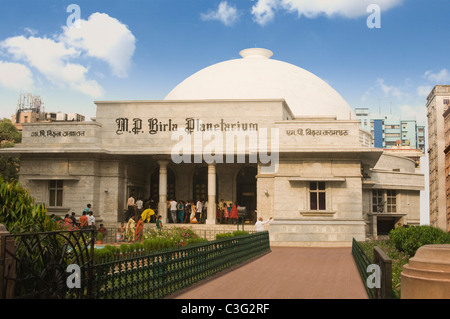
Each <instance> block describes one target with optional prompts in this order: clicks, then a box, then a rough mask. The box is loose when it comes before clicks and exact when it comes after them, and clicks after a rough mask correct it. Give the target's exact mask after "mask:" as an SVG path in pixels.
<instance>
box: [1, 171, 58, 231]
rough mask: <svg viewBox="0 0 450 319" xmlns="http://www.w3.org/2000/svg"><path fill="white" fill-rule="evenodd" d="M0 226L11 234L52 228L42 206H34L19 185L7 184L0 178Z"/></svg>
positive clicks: (31, 199) (15, 183)
mask: <svg viewBox="0 0 450 319" xmlns="http://www.w3.org/2000/svg"><path fill="white" fill-rule="evenodd" d="M0 224H3V225H5V227H6V229H7V230H8V231H9V232H10V233H12V234H17V233H27V232H42V231H48V230H52V227H53V225H52V224H53V223H52V222H51V221H50V218H49V217H48V216H46V209H45V207H44V206H43V205H37V204H35V202H34V199H33V198H32V197H31V196H30V195H29V194H28V192H27V191H26V190H25V189H24V188H22V186H21V185H20V184H19V183H17V182H15V181H11V182H7V181H5V180H4V179H3V177H1V176H0Z"/></svg>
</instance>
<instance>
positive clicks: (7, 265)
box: [0, 224, 16, 299]
mask: <svg viewBox="0 0 450 319" xmlns="http://www.w3.org/2000/svg"><path fill="white" fill-rule="evenodd" d="M9 235H10V233H9V232H8V230H7V229H6V227H5V226H4V225H2V224H0V299H12V298H14V288H15V279H16V262H15V260H14V257H13V255H14V253H15V247H14V239H13V238H12V237H10V236H9ZM7 251H8V253H7Z"/></svg>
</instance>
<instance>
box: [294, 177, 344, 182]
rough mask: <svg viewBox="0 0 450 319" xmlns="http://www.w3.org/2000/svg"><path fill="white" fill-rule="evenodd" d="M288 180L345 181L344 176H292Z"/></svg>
mask: <svg viewBox="0 0 450 319" xmlns="http://www.w3.org/2000/svg"><path fill="white" fill-rule="evenodd" d="M289 181H290V182H345V181H346V179H345V177H334V176H329V177H292V178H289Z"/></svg>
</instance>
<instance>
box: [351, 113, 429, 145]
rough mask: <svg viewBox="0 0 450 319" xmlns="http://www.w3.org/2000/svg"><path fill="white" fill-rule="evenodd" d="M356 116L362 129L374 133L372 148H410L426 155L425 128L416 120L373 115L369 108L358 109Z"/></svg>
mask: <svg viewBox="0 0 450 319" xmlns="http://www.w3.org/2000/svg"><path fill="white" fill-rule="evenodd" d="M355 115H356V117H357V118H358V119H359V120H360V121H361V128H363V129H365V130H366V131H369V132H371V133H372V136H373V145H372V146H374V147H377V148H385V149H389V148H392V147H397V146H410V147H411V148H412V149H420V150H421V151H422V152H423V153H425V126H424V125H418V124H417V121H416V119H414V118H398V117H396V116H393V115H390V114H389V115H386V114H371V113H370V110H369V109H368V108H356V109H355Z"/></svg>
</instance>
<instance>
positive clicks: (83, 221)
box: [80, 211, 88, 229]
mask: <svg viewBox="0 0 450 319" xmlns="http://www.w3.org/2000/svg"><path fill="white" fill-rule="evenodd" d="M87 227H88V218H87V215H86V212H84V211H83V214H82V215H81V217H80V228H81V229H86V228H87Z"/></svg>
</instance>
